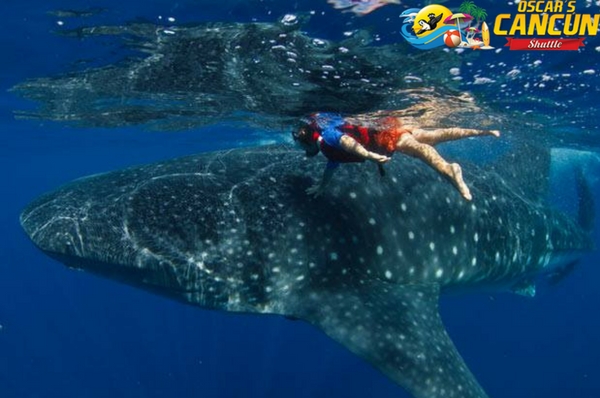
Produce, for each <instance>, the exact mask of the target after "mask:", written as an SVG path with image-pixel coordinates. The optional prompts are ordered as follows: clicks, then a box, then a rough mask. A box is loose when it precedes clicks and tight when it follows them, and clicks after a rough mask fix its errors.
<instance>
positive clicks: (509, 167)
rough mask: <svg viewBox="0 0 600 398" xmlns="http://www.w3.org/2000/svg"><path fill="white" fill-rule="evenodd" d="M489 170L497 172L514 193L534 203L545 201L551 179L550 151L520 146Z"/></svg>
mask: <svg viewBox="0 0 600 398" xmlns="http://www.w3.org/2000/svg"><path fill="white" fill-rule="evenodd" d="M489 170H494V171H495V172H497V173H498V174H499V175H500V177H501V179H502V180H505V182H506V184H507V185H508V186H511V188H512V190H513V192H514V193H515V194H517V195H519V196H520V197H521V198H523V199H528V200H530V201H533V202H543V201H545V199H546V197H547V194H548V188H549V178H550V150H549V149H548V148H545V147H543V146H539V145H534V144H520V145H518V146H517V147H515V148H514V149H513V150H511V151H509V152H508V153H506V154H505V155H504V156H502V157H500V158H499V159H498V160H497V161H496V162H495V163H494V164H492V165H491V166H490V168H489Z"/></svg>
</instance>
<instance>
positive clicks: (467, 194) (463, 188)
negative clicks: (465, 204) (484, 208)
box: [450, 163, 473, 200]
mask: <svg viewBox="0 0 600 398" xmlns="http://www.w3.org/2000/svg"><path fill="white" fill-rule="evenodd" d="M450 169H451V170H452V179H453V180H454V183H455V184H456V188H457V189H458V192H460V194H461V195H462V197H463V198H465V199H466V200H471V199H473V196H471V191H470V190H469V187H468V186H467V184H465V181H464V180H463V176H462V169H461V168H460V165H459V164H458V163H452V164H451V165H450Z"/></svg>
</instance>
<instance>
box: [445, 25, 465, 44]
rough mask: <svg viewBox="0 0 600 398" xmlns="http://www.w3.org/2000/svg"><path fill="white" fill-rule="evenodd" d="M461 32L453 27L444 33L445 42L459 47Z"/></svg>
mask: <svg viewBox="0 0 600 398" xmlns="http://www.w3.org/2000/svg"><path fill="white" fill-rule="evenodd" d="M460 42H461V40H460V33H459V32H458V30H456V29H451V30H449V31H447V32H446V33H444V44H446V45H447V46H448V47H450V48H454V47H458V45H459V44H460Z"/></svg>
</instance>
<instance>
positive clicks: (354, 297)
mask: <svg viewBox="0 0 600 398" xmlns="http://www.w3.org/2000/svg"><path fill="white" fill-rule="evenodd" d="M438 297H439V287H438V286H437V285H408V286H398V285H394V284H390V283H384V282H376V283H370V285H369V286H368V287H367V286H361V288H360V289H359V291H356V292H352V291H350V290H346V291H336V292H334V293H328V292H325V293H323V292H320V293H316V294H313V295H311V298H310V300H311V301H312V302H313V304H314V305H312V306H311V308H312V311H313V312H312V313H311V314H310V315H309V316H306V317H305V319H307V320H308V321H310V322H312V323H313V324H315V325H316V326H318V327H320V328H321V329H322V330H323V331H324V332H325V333H326V334H327V335H329V336H330V337H331V338H333V339H334V340H336V341H338V342H339V343H341V344H342V345H344V346H345V347H346V348H348V349H349V350H350V351H352V352H353V353H355V354H356V355H359V356H360V357H362V358H363V359H365V360H366V361H368V362H369V363H371V364H372V365H373V366H375V367H376V368H377V369H379V370H380V371H381V372H383V373H384V374H386V375H387V376H388V377H390V378H391V379H393V380H394V381H396V382H397V383H399V384H400V385H402V386H403V387H404V388H405V389H407V390H408V391H409V392H411V393H412V394H413V395H414V396H415V397H417V398H436V397H462V398H482V397H487V395H486V394H485V392H484V391H483V389H482V388H481V386H480V385H479V384H478V383H477V380H476V379H475V377H474V376H473V375H472V374H471V372H470V371H469V369H468V368H467V366H466V365H465V363H464V361H463V359H462V358H461V356H460V354H459V353H458V351H457V350H456V348H455V347H454V344H453V343H452V341H451V340H450V337H449V336H448V334H447V333H446V330H445V328H444V325H443V324H442V320H441V318H440V315H439V312H438Z"/></svg>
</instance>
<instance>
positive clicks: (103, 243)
mask: <svg viewBox="0 0 600 398" xmlns="http://www.w3.org/2000/svg"><path fill="white" fill-rule="evenodd" d="M528 151H529V152H528V155H527V156H524V155H522V154H521V155H518V154H516V153H510V154H507V155H505V157H504V158H501V159H500V160H499V161H498V162H496V163H493V164H489V165H485V167H484V166H481V165H475V164H472V165H469V164H466V165H465V167H464V175H465V180H466V181H467V182H468V183H469V184H470V186H471V190H472V193H473V196H474V199H473V201H472V202H467V201H465V200H463V199H462V198H461V197H460V195H459V194H458V193H457V192H455V190H454V188H453V187H452V185H451V184H450V183H449V182H448V181H446V180H444V179H443V178H442V177H440V176H439V175H437V174H436V173H435V172H434V171H432V170H431V169H429V168H428V167H427V166H425V165H423V164H422V163H421V162H418V161H416V160H414V159H412V158H410V157H407V156H398V157H396V158H394V159H393V161H392V162H390V163H388V167H387V173H386V176H385V177H381V176H380V175H379V174H378V173H377V169H376V167H375V166H374V165H368V164H367V165H345V166H344V167H341V168H340V169H339V170H338V171H337V174H336V176H335V178H334V179H333V181H332V183H331V185H330V186H329V188H328V190H327V192H325V193H324V194H323V196H321V197H319V198H313V197H310V196H308V195H307V194H306V193H305V190H306V189H307V188H308V187H310V186H311V185H312V184H313V182H314V180H315V179H317V178H318V177H319V176H320V173H321V171H322V165H321V164H320V162H317V161H315V160H314V159H313V160H309V159H307V158H306V157H305V156H304V155H303V153H301V152H300V151H298V150H295V149H294V148H292V147H289V146H285V145H282V146H264V147H256V148H240V149H233V150H228V151H219V152H210V153H202V154H197V155H193V156H188V157H184V158H177V159H173V160H168V161H163V162H159V163H154V164H149V165H143V166H136V167H132V168H129V169H125V170H120V171H113V172H108V173H104V174H99V175H94V176H90V177H85V178H82V179H79V180H76V181H74V182H71V183H69V184H67V185H65V186H63V187H60V188H58V189H57V190H55V191H53V192H50V193H47V194H44V195H42V196H40V197H39V198H37V199H35V200H34V201H33V202H32V203H30V204H29V205H28V206H27V207H26V208H25V209H24V211H23V212H22V214H21V218H20V220H21V225H22V226H23V228H24V230H25V231H26V233H27V234H28V236H29V237H30V238H31V240H32V241H33V243H34V244H35V245H36V246H37V247H38V248H39V249H41V250H42V251H44V252H45V253H46V254H47V255H49V256H50V257H52V258H54V259H56V260H58V261H59V262H62V263H64V264H65V265H66V266H68V267H70V268H73V269H78V270H85V271H88V272H91V273H94V274H97V275H100V276H103V277H106V278H109V279H112V280H116V281H120V282H123V283H126V284H130V285H133V286H136V287H139V288H142V289H146V290H148V291H151V292H154V293H157V294H160V295H164V296H167V297H170V298H173V299H175V300H179V301H182V302H184V303H188V304H192V305H195V306H199V307H202V308H205V309H212V310H221V311H229V312H239V313H254V314H277V315H282V316H285V317H288V318H292V319H298V320H302V321H305V322H308V323H309V324H312V325H314V326H315V327H316V328H318V329H320V330H321V331H322V332H324V333H325V334H327V335H328V336H329V337H331V338H332V339H333V340H335V341H337V342H338V343H340V344H342V345H343V346H345V347H346V348H347V349H348V350H350V351H351V352H353V353H354V354H356V355H358V356H359V357H361V358H363V359H364V360H365V361H367V362H368V363H370V364H371V365H372V366H374V367H375V368H377V369H378V370H380V371H381V372H382V373H383V374H385V375H386V376H387V377H389V378H390V379H392V380H393V381H394V382H396V383H397V384H399V385H400V386H402V387H403V388H404V389H406V390H407V391H408V392H409V393H410V394H412V395H413V396H414V397H418V398H426V397H427V398H432V397H461V398H465V397H477V398H480V397H486V396H487V395H486V393H485V391H484V389H483V388H482V387H481V386H480V384H479V383H478V381H477V380H476V378H475V377H474V376H473V374H472V373H471V371H470V370H469V368H468V367H467V365H466V364H465V362H464V361H463V359H462V357H461V355H460V353H459V352H458V350H457V349H456V347H455V346H454V344H453V342H452V340H451V339H450V337H449V336H448V334H447V332H446V330H445V327H444V325H443V323H442V320H441V317H440V314H439V311H438V302H439V298H440V294H445V293H461V292H471V291H477V290H481V291H508V292H514V293H518V294H529V295H531V294H533V292H534V286H535V282H536V279H537V278H538V277H539V276H540V275H543V274H550V273H555V272H558V271H560V270H561V269H567V270H569V269H571V268H572V266H573V264H575V262H576V261H577V260H578V259H579V258H580V257H581V256H582V255H583V254H584V253H585V252H586V251H589V250H591V249H592V248H593V242H592V240H591V238H590V228H591V223H590V222H589V220H590V219H591V218H592V216H593V201H592V197H591V193H590V192H591V191H590V190H589V188H588V187H587V185H586V184H585V180H584V179H583V178H577V179H576V181H579V184H578V187H579V189H578V198H579V213H578V216H579V217H576V215H568V214H565V213H562V212H559V211H557V210H556V209H553V208H552V207H550V206H549V205H548V204H547V203H546V202H545V199H544V197H545V196H546V194H547V190H548V175H549V170H550V155H549V151H547V150H542V149H540V150H534V149H531V148H528ZM579 177H581V176H579ZM578 218H579V220H578ZM580 221H581V222H580Z"/></svg>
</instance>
